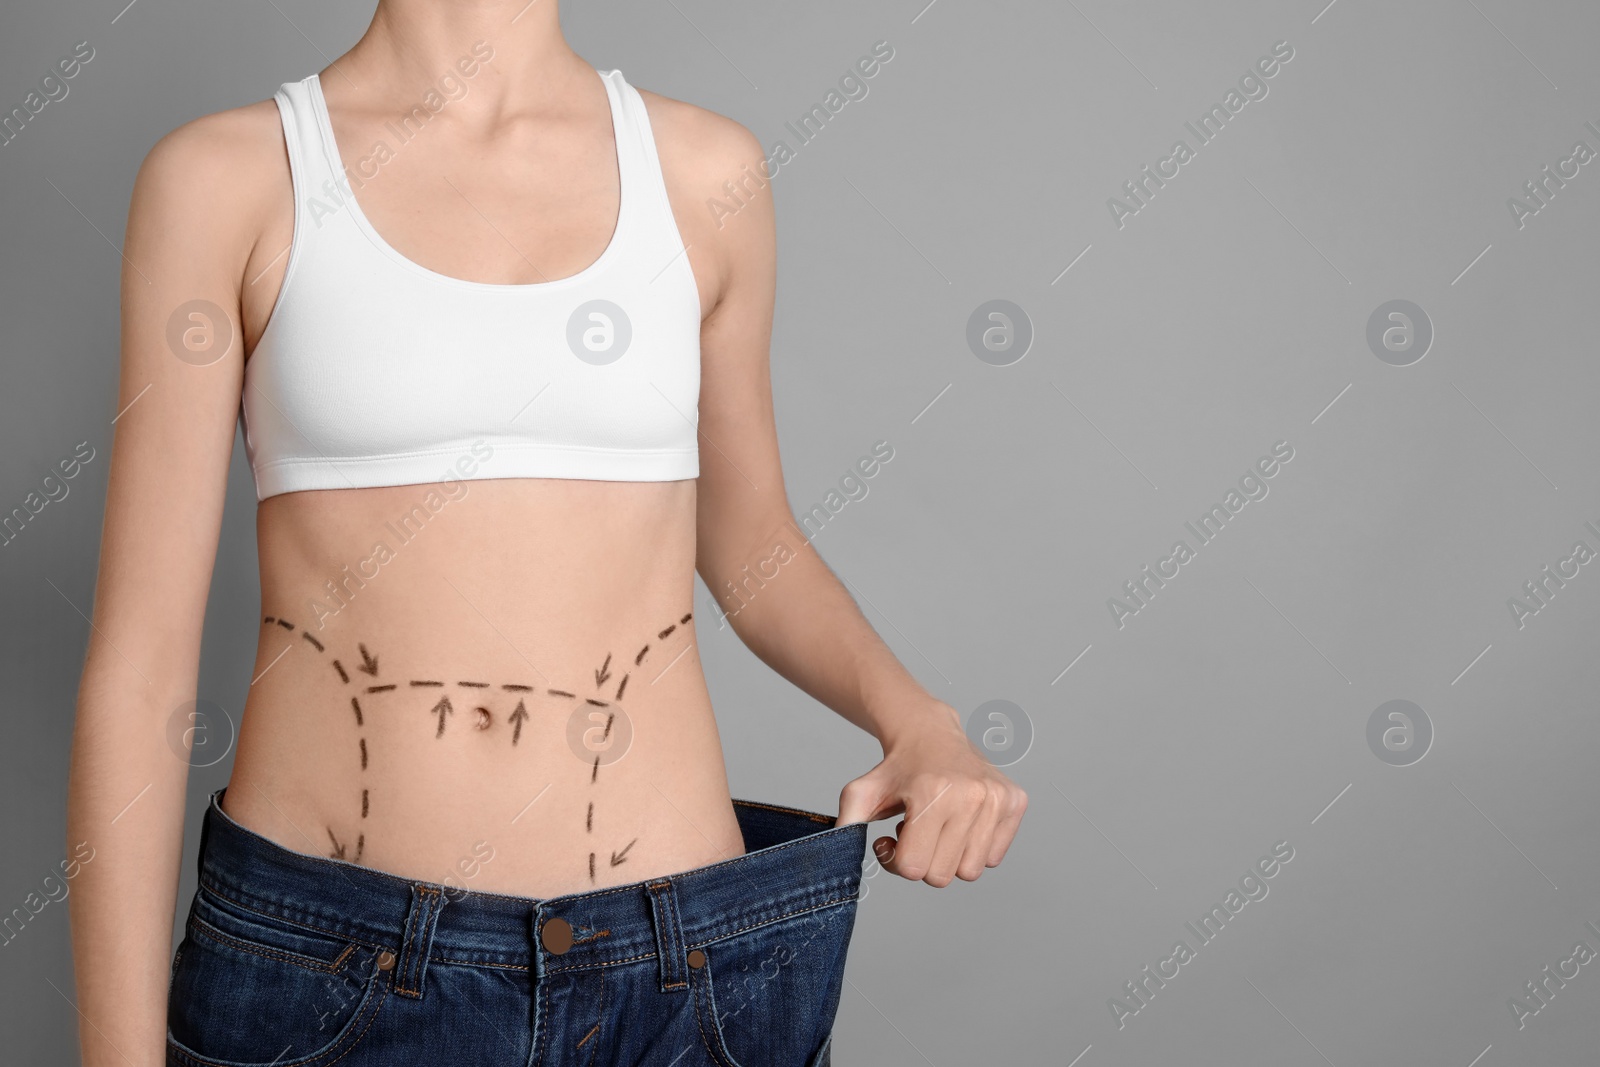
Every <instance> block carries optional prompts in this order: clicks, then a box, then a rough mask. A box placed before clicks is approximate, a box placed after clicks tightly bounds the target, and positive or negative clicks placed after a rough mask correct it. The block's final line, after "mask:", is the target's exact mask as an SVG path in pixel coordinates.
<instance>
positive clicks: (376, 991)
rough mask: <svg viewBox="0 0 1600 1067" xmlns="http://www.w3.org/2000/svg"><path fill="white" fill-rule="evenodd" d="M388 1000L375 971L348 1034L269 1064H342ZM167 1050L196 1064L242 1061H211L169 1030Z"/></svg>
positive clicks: (218, 1066)
mask: <svg viewBox="0 0 1600 1067" xmlns="http://www.w3.org/2000/svg"><path fill="white" fill-rule="evenodd" d="M387 999H388V996H387V994H386V993H385V991H384V989H383V986H382V983H381V982H380V981H379V979H378V977H377V972H374V974H373V977H372V978H370V979H369V980H368V985H367V996H366V999H365V1000H364V1001H362V1004H361V1007H360V1008H358V1009H356V1016H355V1018H354V1019H352V1020H351V1021H350V1026H349V1027H348V1028H347V1029H346V1032H345V1034H344V1035H343V1036H341V1037H339V1038H336V1039H335V1040H334V1043H333V1045H332V1046H331V1047H329V1048H326V1049H322V1050H320V1051H317V1052H313V1053H312V1054H311V1055H310V1056H308V1057H306V1058H305V1059H303V1060H289V1061H285V1062H282V1063H277V1062H274V1063H273V1064H271V1065H269V1067H333V1065H334V1064H335V1063H338V1062H339V1061H340V1060H342V1059H344V1058H345V1057H346V1056H348V1055H350V1053H352V1052H354V1051H355V1049H356V1046H357V1045H359V1044H361V1042H362V1041H363V1040H364V1039H365V1038H366V1036H367V1031H368V1030H371V1029H372V1025H373V1024H374V1023H376V1022H377V1021H378V1013H379V1012H381V1011H382V1010H383V1004H384V1001H385V1000H387ZM369 1003H370V1004H372V1013H371V1015H369V1016H368V1018H367V1025H365V1026H363V1027H362V1028H361V1032H360V1033H359V1034H354V1035H352V1034H351V1033H350V1031H351V1030H353V1029H354V1028H355V1024H356V1021H357V1020H359V1019H360V1018H361V1012H363V1011H365V1010H366V1008H367V1005H368V1004H369ZM167 1052H168V1053H169V1054H170V1055H172V1056H175V1057H177V1058H178V1059H180V1060H186V1061H188V1062H189V1063H191V1064H194V1065H196V1067H238V1061H228V1060H209V1059H206V1058H204V1057H202V1056H201V1055H199V1054H198V1053H196V1052H192V1051H190V1050H189V1049H187V1048H185V1047H184V1046H183V1045H180V1044H179V1043H178V1041H177V1039H175V1038H174V1037H173V1036H172V1033H171V1032H170V1031H168V1033H167ZM335 1052H337V1053H338V1055H337V1056H334V1058H333V1059H331V1060H330V1059H326V1058H325V1057H328V1056H332V1055H333V1054H334V1053H335Z"/></svg>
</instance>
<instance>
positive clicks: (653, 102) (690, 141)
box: [639, 89, 762, 188]
mask: <svg viewBox="0 0 1600 1067" xmlns="http://www.w3.org/2000/svg"><path fill="white" fill-rule="evenodd" d="M639 95H640V96H641V97H642V98H643V99H644V102H645V109H646V110H647V111H648V112H649V114H650V127H651V130H652V132H653V133H654V134H655V140H656V151H657V154H659V155H660V157H661V162H662V167H663V169H665V170H667V172H668V174H669V177H670V176H671V175H672V174H673V173H677V174H679V175H680V176H683V177H686V178H691V179H692V178H694V177H697V176H698V177H701V178H703V179H708V180H711V183H712V184H711V187H712V188H716V187H719V186H720V185H721V184H722V183H723V182H724V181H726V180H728V177H729V176H730V175H731V174H737V173H738V172H739V170H740V168H741V167H742V166H743V165H745V164H746V163H750V162H752V161H760V160H761V159H762V152H761V142H760V141H758V140H757V139H756V135H755V134H753V133H751V132H750V131H749V130H748V129H746V128H745V127H744V126H743V125H741V124H740V123H739V122H737V121H735V120H734V119H731V118H729V117H728V116H726V115H722V114H718V113H717V112H715V111H712V110H711V109H710V108H704V107H699V106H698V105H695V104H690V103H687V102H685V101H683V100H675V99H673V98H672V97H670V96H662V95H661V94H660V93H655V92H651V91H650V90H648V89H640V90H639Z"/></svg>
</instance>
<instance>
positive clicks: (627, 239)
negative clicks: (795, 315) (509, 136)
mask: <svg viewBox="0 0 1600 1067" xmlns="http://www.w3.org/2000/svg"><path fill="white" fill-rule="evenodd" d="M597 73H600V72H597ZM600 77H601V79H602V81H603V82H604V83H605V89H606V95H607V97H608V98H609V99H610V102H611V121H612V128H613V131H614V133H615V136H616V148H617V164H618V168H619V172H620V178H621V188H622V194H621V209H620V211H619V212H618V218H617V222H616V229H615V232H614V233H613V234H612V237H611V243H610V244H609V245H607V246H606V249H605V251H604V252H602V253H601V255H600V258H599V259H597V260H595V261H594V262H593V263H592V264H590V265H589V266H588V267H586V268H584V269H583V270H582V271H580V272H578V273H577V274H574V275H572V276H570V277H567V278H560V279H557V280H555V281H550V282H535V283H531V284H526V285H496V284H489V283H485V282H473V281H466V280H463V279H460V278H453V277H449V276H447V275H443V274H439V273H437V272H435V271H432V270H429V269H428V268H426V267H424V266H422V265H421V264H418V263H416V262H413V261H412V260H410V259H407V258H406V257H405V256H402V255H401V254H400V253H399V252H397V251H395V249H394V248H392V247H390V245H389V244H388V242H386V241H385V240H384V239H383V238H382V237H381V236H379V234H378V232H377V231H376V230H374V229H373V227H372V224H371V223H370V222H368V221H367V218H366V216H365V215H364V214H362V211H361V207H360V205H359V204H358V203H357V201H356V198H355V195H354V193H353V192H352V190H351V185H350V182H351V179H354V180H357V181H359V180H360V179H361V178H362V177H363V176H365V177H367V178H369V179H370V178H371V177H372V175H371V174H370V173H366V172H365V171H363V170H360V169H358V170H355V171H347V169H346V167H345V165H344V163H343V161H342V160H341V159H340V158H339V149H338V146H337V144H336V143H335V141H334V137H333V132H332V130H333V127H332V124H331V123H330V122H329V120H328V109H327V104H326V102H325V101H324V100H323V96H322V86H321V83H320V81H319V80H318V77H317V75H315V74H312V75H310V76H309V77H307V78H305V79H303V80H301V81H298V82H287V83H285V84H284V85H283V86H282V87H281V88H279V90H278V91H277V93H276V94H275V95H274V99H275V100H276V101H277V104H278V110H279V113H280V114H281V116H282V119H283V130H284V140H285V143H286V144H287V147H288V152H289V166H290V171H291V174H292V176H293V182H294V201H295V216H294V237H293V240H292V242H291V244H290V248H289V259H288V265H287V267H286V271H285V274H284V278H283V283H282V288H281V290H280V291H279V293H278V297H277V302H276V304H275V305H274V307H273V310H272V314H271V316H270V318H269V319H268V322H267V326H266V329H265V331H264V332H263V334H262V336H261V339H260V341H259V342H258V343H257V346H256V349H255V351H254V353H252V355H251V357H250V359H249V361H248V362H247V363H246V364H245V373H244V392H243V395H242V397H241V401H240V421H241V424H242V426H243V429H244V439H245V452H246V455H247V456H248V457H249V460H250V467H251V470H252V471H253V472H254V475H255V483H256V499H257V500H265V499H266V498H267V497H269V496H274V495H276V494H278V493H290V492H295V491H297V490H302V489H347V488H363V487H368V486H383V485H415V484H423V483H432V482H440V481H445V480H449V479H456V478H588V479H597V480H601V481H643V482H653V481H673V480H677V479H687V478H695V477H698V476H699V473H700V462H699V448H698V442H697V437H696V433H697V431H696V424H697V422H698V418H699V416H698V410H699V396H700V296H699V292H698V290H697V289H696V288H695V281H694V274H693V271H692V270H691V269H690V266H689V258H688V256H687V255H686V254H685V249H684V245H683V241H682V238H681V237H680V235H679V232H678V227H677V223H676V221H675V220H674V218H673V214H672V206H671V204H670V202H669V201H668V199H667V191H666V183H665V182H664V180H663V178H662V174H661V164H660V160H659V158H658V157H657V155H656V147H655V140H654V137H653V135H652V134H651V130H650V120H649V116H648V115H647V114H646V112H645V106H644V101H643V99H642V98H640V96H639V94H638V92H637V91H636V90H635V89H634V88H633V87H632V86H631V85H629V84H628V83H627V82H626V81H624V80H623V77H622V73H621V72H620V71H615V70H613V71H611V72H609V73H600ZM421 111H422V109H419V110H418V112H413V116H412V117H411V118H409V119H408V120H407V121H408V122H409V123H411V128H410V129H409V130H402V129H401V128H400V127H399V126H398V125H397V124H394V123H391V124H390V125H389V126H388V128H387V129H388V132H389V133H390V134H391V135H395V136H397V137H398V135H400V134H406V133H409V135H410V136H421V137H424V138H425V137H426V127H423V129H422V130H421V131H419V130H417V129H416V127H415V116H416V115H417V114H418V113H420V112H421ZM387 139H388V138H386V140H387ZM389 150H390V151H393V146H392V145H391V146H389ZM376 154H377V153H376V152H375V153H374V155H376ZM362 162H363V164H365V163H367V162H368V161H366V160H363V161H362ZM347 175H348V177H347Z"/></svg>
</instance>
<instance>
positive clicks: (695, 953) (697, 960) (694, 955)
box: [689, 948, 706, 971]
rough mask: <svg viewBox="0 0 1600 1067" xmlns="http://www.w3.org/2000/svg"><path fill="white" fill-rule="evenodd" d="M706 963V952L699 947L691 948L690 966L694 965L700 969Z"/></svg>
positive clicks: (696, 968)
mask: <svg viewBox="0 0 1600 1067" xmlns="http://www.w3.org/2000/svg"><path fill="white" fill-rule="evenodd" d="M705 965H706V954H705V953H704V952H701V951H700V950H699V949H697V948H696V949H691V950H690V951H689V966H691V967H693V968H694V969H695V970H697V971H698V970H699V969H700V968H702V967H704V966H705Z"/></svg>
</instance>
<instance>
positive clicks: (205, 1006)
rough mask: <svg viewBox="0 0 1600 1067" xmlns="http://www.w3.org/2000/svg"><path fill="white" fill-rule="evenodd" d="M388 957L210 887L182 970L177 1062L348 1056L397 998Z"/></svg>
mask: <svg viewBox="0 0 1600 1067" xmlns="http://www.w3.org/2000/svg"><path fill="white" fill-rule="evenodd" d="M379 952H380V950H379V949H378V948H377V947H376V946H372V945H366V944H362V943H360V942H356V941H352V940H348V939H345V938H342V937H340V936H338V935H336V934H332V933H327V932H323V931H319V930H313V929H310V928H307V927H303V926H299V925H297V924H294V923H290V922H288V921H286V920H280V919H276V918H274V917H271V916H266V915H261V914H258V913H252V912H250V911H248V910H246V909H244V908H242V907H240V906H237V905H233V904H232V903H231V902H228V901H226V900H223V899H222V898H220V897H216V896H214V895H213V894H211V893H209V892H208V891H207V890H206V889H204V888H202V889H201V890H200V892H199V893H197V894H196V896H195V903H194V906H193V907H192V908H191V909H190V911H189V921H188V924H187V926H186V927H185V929H184V937H183V941H182V942H181V943H180V944H179V946H178V952H177V954H176V958H175V960H174V963H173V969H172V981H171V988H170V991H169V993H168V999H167V1054H168V1061H169V1062H170V1063H174V1064H179V1065H182V1067H317V1065H320V1064H325V1063H328V1062H330V1061H332V1060H334V1059H337V1058H338V1057H340V1056H343V1055H345V1054H347V1053H348V1052H349V1051H350V1050H351V1049H352V1048H354V1047H355V1045H356V1044H357V1043H358V1042H359V1041H360V1040H361V1038H362V1037H363V1036H364V1035H365V1033H366V1031H367V1028H368V1027H369V1026H370V1025H371V1024H372V1021H373V1018H374V1017H375V1016H376V1015H377V1012H378V1008H379V1007H380V1006H381V1005H382V1003H383V1001H384V999H385V998H386V997H387V995H388V992H389V982H388V980H387V975H388V973H389V972H386V971H384V970H382V969H381V968H380V967H379V965H378V959H379Z"/></svg>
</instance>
